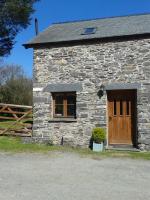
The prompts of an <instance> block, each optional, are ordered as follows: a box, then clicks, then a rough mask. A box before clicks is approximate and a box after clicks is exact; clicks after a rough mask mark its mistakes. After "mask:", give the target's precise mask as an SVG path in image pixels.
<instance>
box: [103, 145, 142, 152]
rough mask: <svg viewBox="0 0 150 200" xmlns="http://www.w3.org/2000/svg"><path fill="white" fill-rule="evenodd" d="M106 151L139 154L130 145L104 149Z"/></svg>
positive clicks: (138, 150)
mask: <svg viewBox="0 0 150 200" xmlns="http://www.w3.org/2000/svg"><path fill="white" fill-rule="evenodd" d="M106 150H115V151H132V152H140V149H137V148H135V147H133V146H131V145H122V146H121V145H117V146H109V147H106Z"/></svg>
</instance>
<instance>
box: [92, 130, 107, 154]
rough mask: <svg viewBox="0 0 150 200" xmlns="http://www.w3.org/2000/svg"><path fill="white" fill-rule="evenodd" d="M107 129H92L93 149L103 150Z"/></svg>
mask: <svg viewBox="0 0 150 200" xmlns="http://www.w3.org/2000/svg"><path fill="white" fill-rule="evenodd" d="M105 139H106V131H105V129H103V128H99V127H97V128H94V129H93V131H92V141H93V151H97V152H99V151H103V149H104V141H105Z"/></svg>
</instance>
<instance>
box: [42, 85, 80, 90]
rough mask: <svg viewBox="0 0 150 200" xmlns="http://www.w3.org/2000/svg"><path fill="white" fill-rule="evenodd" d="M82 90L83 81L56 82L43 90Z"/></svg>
mask: <svg viewBox="0 0 150 200" xmlns="http://www.w3.org/2000/svg"><path fill="white" fill-rule="evenodd" d="M79 91H82V84H81V83H56V84H48V85H47V86H46V87H45V88H44V89H43V92H79Z"/></svg>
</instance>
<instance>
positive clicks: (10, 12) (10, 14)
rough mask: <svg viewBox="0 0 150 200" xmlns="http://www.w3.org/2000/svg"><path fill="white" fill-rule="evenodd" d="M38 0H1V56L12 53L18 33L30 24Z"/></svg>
mask: <svg viewBox="0 0 150 200" xmlns="http://www.w3.org/2000/svg"><path fill="white" fill-rule="evenodd" d="M36 1H39V0H0V56H4V55H8V54H10V50H11V49H12V48H13V45H14V40H15V37H16V35H17V33H18V32H20V31H21V30H22V29H25V28H27V26H28V25H29V24H30V20H31V17H30V16H31V14H32V13H33V12H34V9H33V4H34V3H35V2H36Z"/></svg>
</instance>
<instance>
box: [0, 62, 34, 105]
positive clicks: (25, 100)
mask: <svg viewBox="0 0 150 200" xmlns="http://www.w3.org/2000/svg"><path fill="white" fill-rule="evenodd" d="M0 77H1V79H0V102H1V103H9V104H19V105H32V80H31V79H30V78H28V77H27V76H26V75H25V74H24V72H23V70H22V67H21V66H18V65H5V66H1V67H0Z"/></svg>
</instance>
